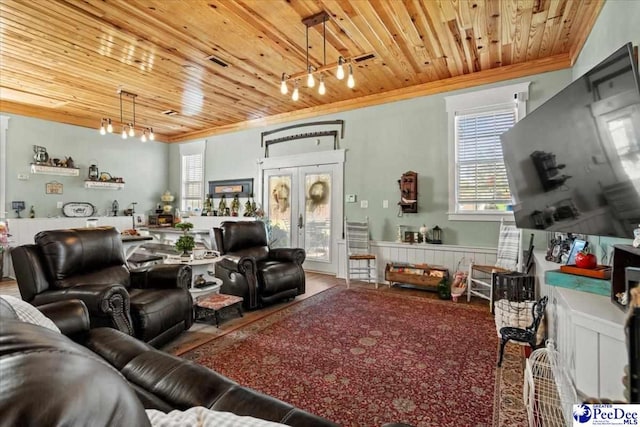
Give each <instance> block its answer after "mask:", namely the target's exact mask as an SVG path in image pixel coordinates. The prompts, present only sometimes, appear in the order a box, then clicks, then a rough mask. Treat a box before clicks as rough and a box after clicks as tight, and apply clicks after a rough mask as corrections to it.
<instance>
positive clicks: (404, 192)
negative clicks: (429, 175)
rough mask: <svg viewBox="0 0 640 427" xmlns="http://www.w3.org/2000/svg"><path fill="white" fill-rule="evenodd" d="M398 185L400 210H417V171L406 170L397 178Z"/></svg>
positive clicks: (406, 211) (404, 211)
mask: <svg viewBox="0 0 640 427" xmlns="http://www.w3.org/2000/svg"><path fill="white" fill-rule="evenodd" d="M398 185H399V186H400V201H399V202H398V205H400V210H401V211H402V213H417V212H418V173H417V172H413V171H408V172H405V173H403V174H402V177H401V178H400V179H399V180H398Z"/></svg>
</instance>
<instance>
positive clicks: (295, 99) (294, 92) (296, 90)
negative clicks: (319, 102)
mask: <svg viewBox="0 0 640 427" xmlns="http://www.w3.org/2000/svg"><path fill="white" fill-rule="evenodd" d="M299 98H300V93H298V82H297V81H296V86H295V87H294V88H293V93H292V94H291V99H292V100H294V101H297V100H298V99H299Z"/></svg>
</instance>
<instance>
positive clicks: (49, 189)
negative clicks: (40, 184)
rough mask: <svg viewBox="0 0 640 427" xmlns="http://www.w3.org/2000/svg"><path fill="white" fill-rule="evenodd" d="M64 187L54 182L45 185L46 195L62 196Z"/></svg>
mask: <svg viewBox="0 0 640 427" xmlns="http://www.w3.org/2000/svg"><path fill="white" fill-rule="evenodd" d="M62 190H63V186H62V183H61V182H57V181H53V182H47V183H45V193H46V194H62Z"/></svg>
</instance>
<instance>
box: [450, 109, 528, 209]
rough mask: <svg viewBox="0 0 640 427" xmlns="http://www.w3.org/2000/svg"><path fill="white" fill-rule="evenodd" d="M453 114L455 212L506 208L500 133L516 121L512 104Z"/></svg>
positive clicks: (507, 194)
mask: <svg viewBox="0 0 640 427" xmlns="http://www.w3.org/2000/svg"><path fill="white" fill-rule="evenodd" d="M505 107H506V108H504V109H499V108H496V109H495V110H491V111H488V112H482V113H462V114H460V115H456V119H455V122H456V125H455V132H456V137H455V138H456V168H457V170H456V203H457V206H456V212H486V211H496V210H497V211H505V212H506V210H507V206H508V205H509V204H510V203H511V192H510V191H509V182H508V181H507V171H506V169H505V166H504V158H503V157H502V146H501V145H500V134H502V133H503V132H504V131H506V130H508V129H509V128H511V127H512V126H513V125H514V124H515V122H516V109H515V106H513V107H511V108H509V107H508V106H505Z"/></svg>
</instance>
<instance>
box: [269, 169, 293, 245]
mask: <svg viewBox="0 0 640 427" xmlns="http://www.w3.org/2000/svg"><path fill="white" fill-rule="evenodd" d="M265 175H266V176H265V178H266V181H267V185H266V194H265V195H264V200H267V209H268V210H267V214H268V216H267V218H268V222H267V230H268V231H269V245H270V246H271V247H273V248H284V247H291V246H292V244H293V243H294V241H295V240H297V239H293V240H292V235H291V224H292V219H293V215H292V214H293V212H292V207H291V202H292V200H291V195H292V193H291V185H292V174H291V173H289V174H282V173H281V171H277V173H273V172H271V173H266V174H265ZM294 206H295V205H294Z"/></svg>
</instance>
